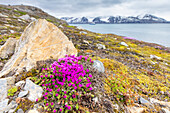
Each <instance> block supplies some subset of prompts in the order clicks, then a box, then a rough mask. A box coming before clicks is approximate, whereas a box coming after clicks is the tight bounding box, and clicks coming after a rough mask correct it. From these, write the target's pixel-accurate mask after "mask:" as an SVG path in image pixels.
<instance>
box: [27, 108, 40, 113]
mask: <svg viewBox="0 0 170 113" xmlns="http://www.w3.org/2000/svg"><path fill="white" fill-rule="evenodd" d="M28 113H39V112H38V111H37V110H36V109H32V110H29V111H28Z"/></svg>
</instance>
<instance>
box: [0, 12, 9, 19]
mask: <svg viewBox="0 0 170 113" xmlns="http://www.w3.org/2000/svg"><path fill="white" fill-rule="evenodd" d="M0 17H4V18H7V17H8V16H7V15H3V14H2V13H0Z"/></svg>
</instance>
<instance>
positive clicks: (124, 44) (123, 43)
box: [120, 42, 128, 47]
mask: <svg viewBox="0 0 170 113" xmlns="http://www.w3.org/2000/svg"><path fill="white" fill-rule="evenodd" d="M120 44H121V45H123V46H126V47H128V45H127V44H126V43H125V42H120Z"/></svg>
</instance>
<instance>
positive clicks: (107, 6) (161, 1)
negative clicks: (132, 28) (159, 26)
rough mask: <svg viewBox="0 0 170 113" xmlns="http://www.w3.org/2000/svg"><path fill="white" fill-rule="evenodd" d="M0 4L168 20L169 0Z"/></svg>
mask: <svg viewBox="0 0 170 113" xmlns="http://www.w3.org/2000/svg"><path fill="white" fill-rule="evenodd" d="M0 3H1V4H12V5H16V4H24V5H33V6H36V7H39V8H41V9H43V10H45V11H46V12H48V13H50V14H52V15H54V16H56V17H61V16H76V17H78V16H109V15H111V16H114V15H121V16H129V15H132V16H133V15H134V16H135V15H139V14H145V13H149V14H155V15H156V16H161V17H163V18H165V19H168V20H170V16H169V14H170V2H169V0H0Z"/></svg>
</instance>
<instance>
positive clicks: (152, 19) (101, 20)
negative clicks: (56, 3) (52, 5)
mask: <svg viewBox="0 0 170 113" xmlns="http://www.w3.org/2000/svg"><path fill="white" fill-rule="evenodd" d="M60 19H62V20H65V21H66V22H67V23H69V24H89V23H96V24H121V23H170V21H167V20H165V19H163V18H160V17H157V16H154V15H151V14H145V15H139V16H128V17H124V16H99V17H79V18H77V17H62V18H60Z"/></svg>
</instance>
